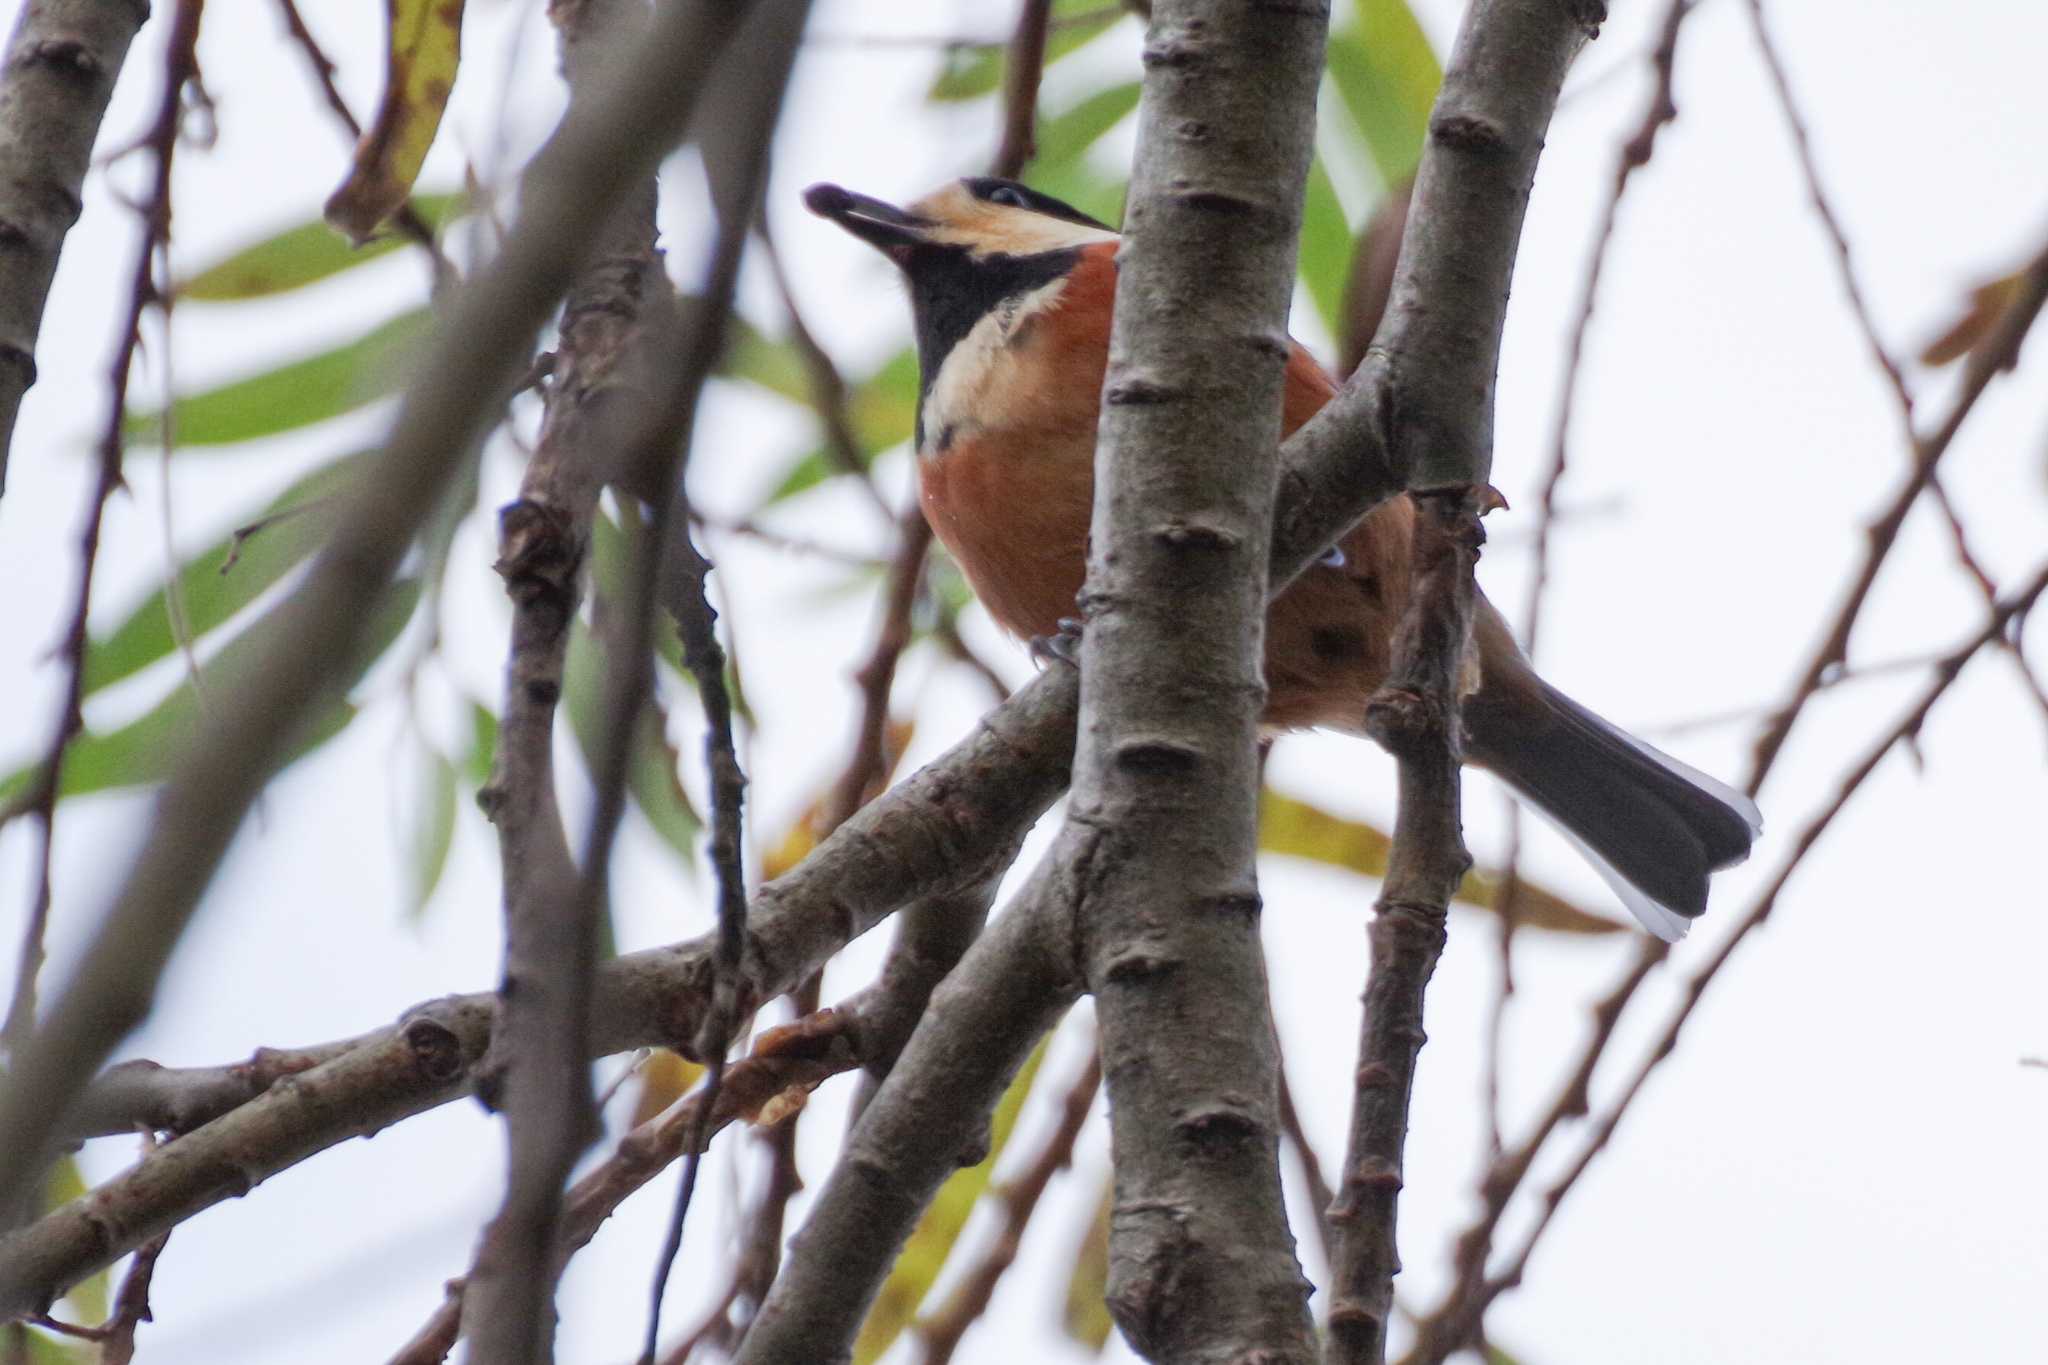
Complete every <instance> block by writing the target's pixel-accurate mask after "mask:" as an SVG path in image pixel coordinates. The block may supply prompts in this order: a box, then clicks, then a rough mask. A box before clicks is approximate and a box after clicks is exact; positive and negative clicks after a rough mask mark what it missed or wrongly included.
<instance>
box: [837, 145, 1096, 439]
mask: <svg viewBox="0 0 2048 1365" xmlns="http://www.w3.org/2000/svg"><path fill="white" fill-rule="evenodd" d="M804 204H805V205H806V206H807V207H808V208H809V209H810V210H811V212H813V213H815V214H817V215H818V216H820V217H822V218H829V219H830V220H832V221H833V222H835V223H837V224H838V225H839V226H840V227H843V228H845V229H846V230H847V231H848V232H850V233H852V234H853V235H854V236H856V237H858V238H860V239H861V240H862V241H863V242H866V243H867V244H868V245H869V246H872V247H874V248H875V249H876V250H877V251H879V252H881V253H882V254H883V255H884V256H887V257H888V258H889V259H890V260H891V261H894V262H895V263H896V267H897V268H898V269H899V270H901V271H902V272H903V278H904V281H905V283H906V284H908V286H909V289H910V308H911V313H912V318H913V321H914V323H915V325H916V330H917V362H918V373H919V381H920V389H921V392H920V394H919V408H918V445H919V448H920V449H923V447H924V444H925V441H924V436H925V433H926V431H927V429H929V430H930V431H932V432H934V433H939V432H943V431H945V430H947V429H949V428H950V427H951V426H952V425H953V424H955V423H956V422H958V421H962V420H985V419H988V418H990V417H991V415H992V414H991V413H990V412H989V411H987V409H986V405H985V404H984V405H980V406H979V407H977V408H975V409H974V410H970V411H959V412H956V411H954V410H953V408H954V407H956V406H959V405H957V404H951V403H949V401H948V400H947V395H948V394H949V393H950V392H952V391H953V389H955V388H959V387H961V386H960V385H947V384H942V383H941V382H940V380H941V376H942V375H951V376H954V377H955V378H956V379H958V380H960V381H962V383H963V384H964V385H965V387H966V388H969V389H980V388H982V387H984V385H983V381H982V379H981V378H980V377H982V376H986V375H989V374H993V373H1001V374H1006V375H1010V376H1017V375H1018V374H1019V372H1018V371H1017V370H1015V369H1014V368H1011V367H1007V366H1006V365H1005V364H1004V359H1003V357H1004V350H1003V348H1004V347H1005V346H1006V345H1007V344H1008V343H1009V342H1011V341H1013V340H1014V339H1015V338H1017V337H1018V336H1020V335H1023V334H1024V329H1026V328H1027V327H1028V326H1029V324H1030V322H1031V320H1032V319H1033V317H1034V316H1036V315H1037V314H1038V313H1039V312H1041V311H1042V310H1043V309H1045V308H1048V307H1051V306H1053V305H1054V303H1055V302H1056V301H1057V300H1058V299H1059V298H1060V297H1061V296H1062V295H1063V294H1064V293H1065V292H1066V288H1067V282H1068V280H1069V277H1070V276H1072V275H1073V274H1074V272H1075V267H1076V266H1077V265H1078V264H1079V263H1080V260H1081V257H1082V254H1083V253H1084V252H1088V251H1094V252H1104V253H1113V252H1114V251H1115V250H1116V242H1117V235H1116V232H1115V231H1114V230H1113V229H1111V228H1110V226H1109V225H1108V224H1106V223H1103V222H1100V221H1098V220H1096V219H1094V218H1090V217H1089V216H1088V215H1087V214H1085V213H1083V212H1081V211H1080V210H1079V209H1077V208H1074V207H1073V206H1072V205H1070V204H1063V203H1061V202H1060V201H1059V200H1057V199H1054V198H1053V197H1052V196H1050V195H1046V194H1040V193H1039V192H1038V191H1036V190H1034V189H1030V188H1028V187H1026V186H1024V185H1020V184H1018V183H1017V182H1016V181H1014V180H998V179H994V178H992V177H984V176H972V177H969V178H968V179H965V180H955V181H953V182H952V183H950V184H948V185H945V186H943V187H942V188H940V189H937V190H934V191H933V192H932V193H930V194H928V195H926V196H924V198H922V199H919V200H917V201H916V202H914V203H912V204H910V205H909V206H907V207H905V208H897V207H896V206H895V205H893V204H886V203H884V202H882V201H881V200H879V199H871V198H869V197H868V196H867V195H864V194H855V193H854V192H853V191H851V190H845V189H841V188H840V187H839V186H837V185H813V186H811V187H810V188H809V189H807V190H805V191H804ZM1107 278H1110V279H1114V276H1113V275H1110V276H1108V277H1107ZM1102 316H1103V317H1104V318H1105V320H1106V319H1107V317H1108V300H1107V299H1104V300H1103V301H1102ZM1103 340H1104V341H1105V342H1106V341H1107V340H1108V332H1107V328H1106V326H1105V329H1104V333H1103ZM1091 381H1092V382H1099V380H1097V379H1095V377H1094V376H1082V381H1081V382H1084V384H1085V383H1087V382H1091ZM1011 382H1012V383H1014V382H1018V381H1017V380H1016V379H1014V378H1013V380H1012V381H1011ZM935 387H937V388H938V389H939V390H940V391H941V392H940V394H939V398H938V400H937V408H938V409H939V410H938V411H936V412H934V411H930V410H929V409H932V408H933V406H934V403H933V401H932V395H933V390H934V388H935Z"/></svg>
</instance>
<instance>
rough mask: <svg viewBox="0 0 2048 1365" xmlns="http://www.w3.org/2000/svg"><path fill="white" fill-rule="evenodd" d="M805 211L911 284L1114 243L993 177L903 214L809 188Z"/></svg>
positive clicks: (1111, 236)
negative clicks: (964, 269)
mask: <svg viewBox="0 0 2048 1365" xmlns="http://www.w3.org/2000/svg"><path fill="white" fill-rule="evenodd" d="M804 205H805V207H807V208H809V209H810V211H811V212H812V213H815V214H817V215H818V216H819V217H821V218H829V219H831V220H832V221H833V222H835V223H837V224H839V226H840V227H843V228H845V229H846V230H847V231H848V232H850V233H852V234H853V235H854V236H856V237H858V238H860V239H861V240H862V241H863V242H866V243H867V244H868V245H869V246H872V247H874V248H875V249H876V250H877V251H879V252H881V253H882V254H883V255H885V256H887V257H888V258H889V259H890V260H892V261H894V262H895V263H896V264H897V266H898V267H899V268H900V269H902V271H903V272H904V273H905V274H906V275H908V276H910V277H911V279H912V280H913V281H915V280H916V279H917V278H918V277H919V276H920V275H924V274H930V273H932V272H933V271H939V272H942V273H950V272H951V271H952V270H955V269H957V268H958V266H959V265H960V264H961V263H968V264H974V265H980V266H982V267H984V268H990V269H996V270H1000V269H1001V268H1002V263H1003V262H1004V261H1010V260H1017V259H1023V258H1029V257H1032V256H1039V255H1043V254H1044V253H1046V252H1051V251H1072V250H1075V249H1077V248H1080V247H1084V246H1087V245H1090V244H1091V243H1096V242H1114V241H1115V240H1116V233H1115V231H1114V230H1113V229H1111V228H1110V226H1109V225H1108V224H1107V223H1103V222H1100V221H1098V220H1097V219H1094V218H1090V217H1089V216H1088V215H1087V214H1085V213H1083V212H1081V211H1080V210H1079V209H1077V208H1075V207H1074V206H1073V205H1071V204H1066V203H1062V202H1061V201H1059V200H1057V199H1055V198H1053V197H1052V196H1051V195H1049V194H1040V193H1039V192H1038V191H1037V190H1034V189H1031V188H1030V187H1028V186H1025V185H1020V184H1018V183H1017V182H1016V181H1014V180H999V179H996V178H995V177H993V176H969V177H968V178H967V179H965V180H955V181H951V182H949V183H948V184H946V185H943V186H941V187H940V188H939V189H936V190H934V191H932V192H931V193H930V194H928V195H926V196H924V198H922V199H919V200H917V201H915V202H914V203H912V204H910V205H909V206H907V207H905V208H897V207H896V206H895V205H894V204H888V203H884V202H883V201H882V200H880V199H871V198H869V197H868V196H867V195H864V194H855V193H854V192H853V191H852V190H846V189H841V188H840V187H839V186H837V185H813V186H811V187H810V188H809V189H807V190H805V191H804Z"/></svg>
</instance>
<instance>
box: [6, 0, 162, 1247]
mask: <svg viewBox="0 0 2048 1365" xmlns="http://www.w3.org/2000/svg"><path fill="white" fill-rule="evenodd" d="M201 3H202V0H179V4H178V8H177V10H176V11H175V13H174V14H173V16H172V20H171V31H170V35H169V37H168V38H167V40H166V43H165V49H164V87H163V90H162V92H161V93H160V94H159V95H158V98H157V106H156V116H155V117H154V118H153V119H152V120H151V122H150V126H149V130H148V131H147V132H146V133H144V134H143V137H142V140H141V141H140V142H139V143H137V144H136V150H138V151H147V152H148V153H149V154H150V157H151V160H152V163H153V164H152V167H151V176H150V182H149V192H148V193H147V194H146V195H145V196H144V198H143V200H142V203H141V205H140V208H139V212H140V214H141V217H142V241H141V242H140V243H139V244H137V246H136V248H135V264H134V265H133V266H132V267H131V268H130V270H129V275H128V304H127V313H126V315H125V317H124V318H123V321H122V326H121V330H120V332H119V333H118V335H119V336H120V338H121V339H120V342H119V344H118V345H116V347H115V349H114V359H113V361H112V363H111V366H110V368H109V373H108V385H107V389H108V392H107V415H106V419H105V421H104V422H103V423H102V425H101V427H100V439H99V444H98V447H97V449H96V451H95V453H96V455H97V456H98V465H97V473H96V475H95V477H94V480H93V487H92V492H91V493H89V494H87V496H86V505H85V525H84V527H83V529H82V530H80V532H79V537H78V562H79V572H78V588H77V591H76V592H75V594H74V595H73V597H72V602H71V614H70V617H69V620H68V621H67V623H66V625H65V628H64V638H63V639H62V641H60V642H59V644H58V646H57V657H58V660H59V666H60V667H61V668H62V669H63V670H64V687H63V693H62V698H61V700H60V701H59V702H58V708H57V722H56V726H55V728H54V730H53V731H52V733H51V735H50V739H49V743H48V744H47V745H46V746H45V748H44V751H43V759H42V762H41V763H40V764H38V765H37V769H36V775H35V778H34V780H33V782H32V784H31V786H30V788H29V790H28V791H27V792H26V793H25V794H24V795H23V796H22V798H21V803H20V804H19V805H18V806H17V807H16V808H15V809H14V810H13V811H10V812H8V813H9V814H10V815H12V814H26V815H31V816H33V817H34V818H35V821H36V824H37V826H38V831H37V846H36V889H35V898H34V900H33V901H32V902H31V903H30V906H29V913H28V917H27V919H26V921H25V922H24V925H23V928H22V938H21V957H20V962H19V965H18V967H17V968H16V973H15V980H14V996H13V999H12V1000H11V1001H10V1002H9V1004H8V1007H7V1021H6V1024H5V1026H4V1029H0V1037H4V1038H5V1040H6V1042H7V1046H8V1050H9V1051H10V1052H11V1053H13V1054H15V1055H17V1056H18V1055H20V1053H21V1051H22V1049H23V1048H24V1047H26V1046H27V1044H28V1041H29V1036H30V1034H31V1033H32V1032H33V1030H34V1028H35V1023H36V984H37V979H38V978H39V977H40V976H41V974H42V969H43V935H44V933H45V931H46V930H47V928H48V926H49V919H50V898H51V888H50V852H51V847H52V845H53V843H54V842H55V840H56V835H57V830H56V825H57V798H58V793H59V791H60V790H61V788H62V786H63V774H64V755H65V753H66V752H67V751H68V750H69V749H70V747H71V741H72V740H73V739H74V738H75V737H77V735H78V734H79V733H80V732H81V731H82V730H83V729H84V728H85V718H84V716H83V715H82V714H81V712H80V706H81V705H82V703H83V702H84V699H85V656H86V649H87V646H88V643H89V641H88V638H87V635H86V617H87V615H88V613H89V612H90V611H91V608H92V585H93V573H94V570H95V569H96V568H97V567H98V566H99V555H100V532H101V528H102V527H103V526H104V525H105V522H106V513H107V502H108V500H109V499H111V498H112V497H113V496H114V493H115V491H116V490H117V489H120V488H122V487H124V486H125V484H124V482H123V479H122V475H121V458H122V454H123V448H124V443H123V439H122V432H123V424H124V422H125V421H126V419H127V416H128V379H129V375H130V372H131V371H132V370H133V368H134V364H135V353H136V350H137V348H138V347H140V346H141V345H142V318H143V314H144V313H146V312H147V311H148V310H149V307H150V305H151V304H153V303H155V302H156V301H157V299H158V292H157V285H156V274H155V272H156V263H157V255H158V251H159V249H160V248H161V247H162V246H163V244H164V243H165V242H166V241H168V240H169V238H170V232H171V162H172V159H173V157H175V155H176V154H177V150H178V131H179V128H180V125H181V123H182V120H183V115H184V111H185V92H186V87H187V86H189V85H192V84H195V83H196V82H197V81H198V79H199V58H198V45H199V16H200V12H201ZM62 8H67V7H60V6H54V5H53V6H50V9H51V10H58V9H62ZM104 8H105V9H106V11H107V14H106V16H105V17H103V18H100V19H94V18H92V17H91V16H89V15H72V14H69V13H68V12H67V13H65V14H63V15H61V16H59V17H58V23H59V25H60V26H68V25H71V24H74V23H75V24H80V25H82V29H81V31H85V32H94V33H95V35H96V36H97V37H98V38H99V39H100V40H102V41H104V42H111V41H112V34H111V32H110V31H109V25H110V24H111V26H112V27H113V28H115V29H118V28H120V27H121V25H122V23H123V20H122V19H121V17H120V16H121V14H124V13H126V12H127V11H128V7H127V6H126V5H117V6H107V7H104ZM37 9H38V7H36V6H30V7H29V8H27V9H25V10H23V12H22V21H21V24H20V26H19V27H18V28H17V31H16V34H15V42H16V44H20V43H21V42H22V41H23V34H24V33H25V32H27V31H28V30H30V29H31V27H32V21H34V20H36V19H37V18H38V17H39V16H38V13H37ZM41 17H52V16H49V15H44V16H41ZM127 33H128V35H130V36H132V33H133V30H132V28H131V29H128V30H127ZM35 41H37V42H38V43H41V44H42V48H41V49H39V51H41V52H42V53H43V55H41V56H38V55H36V53H35V52H23V53H21V54H20V56H21V60H22V61H23V63H24V68H25V69H24V70H23V71H22V72H21V73H20V75H19V76H17V75H16V73H15V69H14V68H13V67H12V66H11V65H10V66H9V67H8V68H7V75H6V77H5V79H6V85H5V86H4V87H0V99H6V98H7V97H9V96H10V95H11V96H13V97H15V98H20V97H23V96H26V95H29V94H31V93H32V92H31V90H29V89H27V88H17V83H18V82H25V83H26V84H27V85H29V86H37V85H39V84H40V82H39V81H38V80H37V79H36V76H35V73H36V72H38V71H41V72H43V73H45V74H44V77H43V79H47V73H48V71H49V69H50V66H51V63H56V65H57V68H58V69H62V68H64V67H65V66H67V65H72V66H76V67H77V68H78V70H77V71H76V73H75V75H74V79H78V80H81V81H82V82H84V83H86V84H90V81H91V78H92V75H93V74H94V69H93V67H92V63H93V62H95V61H97V60H99V58H98V57H96V56H94V55H93V54H92V53H90V52H88V51H87V50H86V49H85V47H84V46H83V44H84V42H85V40H84V39H82V38H78V37H76V36H73V37H70V38H64V37H59V36H57V35H56V33H55V32H54V31H52V32H47V33H45V34H44V35H43V37H42V38H40V39H37V40H35ZM67 43H68V44H69V46H66V44H67ZM127 43H128V37H127V36H123V37H121V38H120V39H119V44H120V46H119V48H118V49H117V50H116V51H115V52H114V53H113V55H114V56H115V57H116V58H117V60H116V66H117V67H118V65H119V63H118V57H119V55H120V53H121V52H125V51H126V50H127ZM51 49H61V51H62V52H63V53H68V55H57V54H55V53H53V52H52V51H51ZM16 55H17V54H16V53H15V52H13V51H12V50H10V51H9V53H8V57H9V60H10V62H11V61H12V59H13V58H14V57H15V56H16ZM112 79H113V78H112V75H111V73H109V75H108V81H109V83H111V82H112ZM74 93H75V92H74ZM53 98H54V96H53ZM101 108H102V109H104V99H103V98H102V102H101ZM29 112H30V111H26V110H24V111H22V112H21V114H20V115H19V117H20V118H22V119H26V118H27V116H28V113H29ZM35 112H36V113H38V114H40V112H41V111H35ZM74 112H82V111H76V110H75V111H74ZM9 122H11V120H9V119H7V117H6V111H5V110H4V108H0V129H5V128H6V126H7V124H8V123H9ZM97 122H98V115H97V113H95V114H94V115H93V118H92V123H93V124H95V125H96V124H97ZM58 131H59V146H61V142H62V134H63V132H64V130H62V129H60V130H58ZM74 131H75V130H74ZM85 131H86V136H87V140H88V142H90V137H91V130H90V128H87V129H86V130H85ZM43 150H44V152H45V153H46V154H55V149H53V148H44V149H43ZM4 156H5V150H4V148H0V174H4V170H5V161H4ZM30 173H31V174H34V173H35V172H34V171H31V172H30ZM43 173H45V174H47V173H49V171H48V168H44V170H43ZM80 173H81V174H83V167H81V168H80ZM43 188H44V189H45V190H50V189H52V188H53V187H52V186H48V185H45V186H44V187H43ZM69 192H70V194H71V195H72V201H73V202H74V203H75V202H76V199H77V188H76V185H75V184H74V185H73V186H72V188H71V190H70V191H69ZM6 209H7V205H6V204H5V203H4V202H0V215H4V213H5V212H6ZM72 216H73V217H76V211H75V210H74V212H73V215H72ZM6 221H7V220H6V219H5V218H4V217H0V225H4V224H5V222H6ZM43 226H44V228H45V229H46V230H47V229H48V228H49V226H50V225H49V224H47V223H46V224H44V225H43ZM68 227H69V224H68V223H66V224H64V225H63V226H62V228H59V229H58V230H57V232H56V238H57V241H55V242H52V244H51V251H50V266H51V268H52V269H53V270H54V269H55V267H56V257H57V252H56V247H57V245H58V243H59V242H61V240H62V236H63V231H64V230H65V229H68ZM19 230H20V231H22V232H23V233H27V232H28V231H29V230H30V229H29V227H27V226H23V227H21V228H20V229H19ZM4 236H5V234H4V232H0V238H4ZM24 273H25V274H26V275H28V276H31V277H32V276H33V275H34V271H33V270H30V271H27V272H24ZM9 275H11V272H8V271H0V278H4V277H7V276H9ZM25 282H26V283H29V284H33V282H34V281H33V279H32V278H31V279H28V280H26V281H25ZM48 288H49V281H48V279H47V278H46V279H44V280H43V282H42V287H41V291H38V292H37V294H36V297H35V300H34V310H33V316H32V317H31V318H30V319H29V322H28V334H29V337H30V346H29V347H28V348H25V349H24V350H23V352H22V358H23V362H24V363H26V364H28V368H29V371H30V372H31V373H33V371H34V368H35V367H34V365H33V363H32V362H29V361H28V360H27V351H28V349H32V348H33V337H34V331H35V327H36V325H37V323H38V322H39V321H40V319H41V315H42V296H41V293H42V291H46V290H47V289H48ZM0 292H13V291H11V290H0ZM17 302H19V300H17ZM4 307H5V305H4V304H0V309H4ZM7 356H8V351H7V347H6V346H5V344H4V343H0V376H4V375H5V374H6V373H8V372H10V371H11V370H12V368H13V367H12V366H10V365H8V364H7ZM0 385H4V381H0ZM24 387H26V385H24ZM0 397H4V395H0ZM18 397H19V394H18V393H17V394H16V398H17V400H18ZM12 427H13V410H12V406H11V405H9V407H8V410H7V412H6V414H5V415H4V416H0V483H4V482H5V479H6V460H7V452H6V444H5V436H6V435H7V434H8V433H11V430H12ZM5 1207H7V1205H6V1204H5V1203H0V1208H5Z"/></svg>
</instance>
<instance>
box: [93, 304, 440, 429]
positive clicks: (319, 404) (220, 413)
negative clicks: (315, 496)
mask: <svg viewBox="0 0 2048 1365" xmlns="http://www.w3.org/2000/svg"><path fill="white" fill-rule="evenodd" d="M433 320H434V319H433V311H432V310H431V309H428V308H415V309H413V310H412V311H411V312H408V313H402V314H400V315H399V316H398V317H395V318H393V319H391V321H389V322H387V323H384V324H383V325H382V326H380V327H376V328H373V329H371V330H370V331H368V332H365V333H364V334H363V335H361V336H359V337H357V338H355V339H354V340H353V341H346V342H343V343H342V344H341V345H339V346H336V347H334V348H333V349H332V350H328V351H323V352H321V353H320V354H319V355H315V356H308V357H307V358H306V359H304V360H294V361H290V362H288V363H286V364H284V365H281V366H279V367H278V368H276V369H274V370H267V371H265V372H264V373H262V374H257V375H251V376H250V377H249V378H247V379H237V380H234V381H232V382H230V383H227V384H223V385H221V386H220V387H219V388H215V389H208V390H206V391H204V392H203V393H195V394H191V395H189V396H187V397H184V398H180V399H178V400H176V401H175V402H174V403H172V404H171V436H172V438H173V439H174V440H175V441H176V442H177V443H178V445H180V446H208V445H229V444H232V443H233V442H236V441H250V440H254V439H255V438H256V437H258V436H274V435H276V434H277V433H278V432H281V431H296V430H297V429H298V428H300V427H305V426H311V425H312V424H313V423H315V422H324V421H326V420H327V419H328V418H330V417H338V416H340V415H341V414H342V413H344V412H352V411H354V410H355V409H357V408H359V407H362V406H363V405H364V404H365V403H368V402H371V401H372V400H374V399H377V398H381V397H383V396H384V395H385V394H387V393H390V392H392V391H393V390H394V389H396V388H397V387H398V386H399V384H400V383H401V382H402V381H403V380H404V378H405V367H404V364H403V362H404V361H405V359H406V358H407V357H408V356H409V355H410V354H411V352H412V351H413V350H414V348H415V346H416V344H417V343H418V342H419V341H420V340H421V339H422V338H423V337H425V336H426V334H427V331H428V329H429V328H430V327H431V326H432V325H433ZM122 430H123V432H124V434H125V435H126V436H127V438H128V439H129V440H131V441H140V442H155V441H157V440H159V439H161V437H162V434H163V414H162V413H160V412H136V413H130V414H129V415H128V418H127V420H126V421H125V422H124V423H123V424H122Z"/></svg>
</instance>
